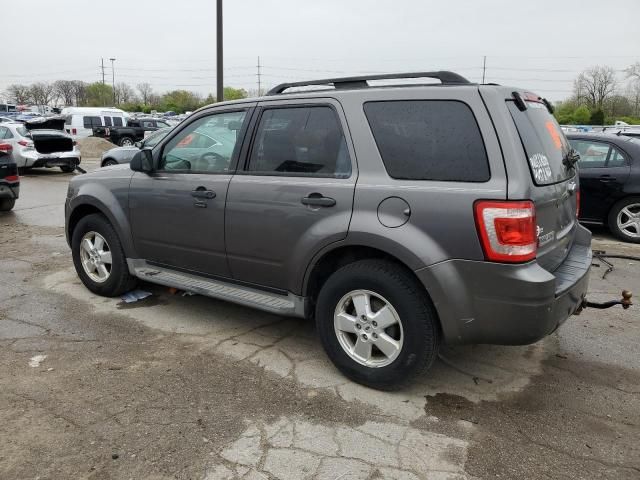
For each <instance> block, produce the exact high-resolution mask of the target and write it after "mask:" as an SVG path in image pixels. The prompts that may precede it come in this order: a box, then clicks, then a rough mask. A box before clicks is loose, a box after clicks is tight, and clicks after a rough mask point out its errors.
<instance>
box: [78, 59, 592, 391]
mask: <svg viewBox="0 0 640 480" xmlns="http://www.w3.org/2000/svg"><path fill="white" fill-rule="evenodd" d="M405 78H406V79H409V78H411V79H412V82H413V83H410V84H408V85H398V84H397V82H398V79H405ZM416 78H424V79H429V80H427V82H429V81H430V82H433V81H434V79H435V80H439V83H437V84H433V83H432V84H428V83H427V84H422V85H420V84H416V83H415V81H416V80H415V79H416ZM388 80H393V81H394V82H395V83H396V84H395V85H389V82H388ZM385 81H386V84H385ZM376 82H377V85H376ZM300 87H303V88H300ZM296 90H297V91H296ZM576 160H577V156H576V155H575V153H574V152H573V151H572V150H571V148H570V146H569V144H568V143H567V140H566V138H565V136H564V134H563V133H562V131H561V130H560V128H559V127H558V124H557V123H556V121H555V120H554V118H553V116H552V115H551V107H550V105H549V104H548V102H547V101H546V100H544V99H542V98H540V97H539V96H537V95H534V94H532V93H530V92H527V91H524V90H522V89H518V88H507V87H503V86H497V85H477V84H472V83H469V82H468V81H467V80H466V79H464V78H463V77H461V76H459V75H457V74H455V73H452V72H427V73H413V74H398V75H377V76H370V77H351V78H343V79H328V80H317V81H311V82H299V83H290V84H283V85H280V86H278V87H276V88H274V89H273V90H271V91H270V92H269V94H268V95H267V96H265V97H263V98H258V99H243V100H239V101H234V102H223V103H219V104H215V105H211V106H208V107H205V108H202V109H200V110H199V111H197V112H195V113H194V114H192V115H191V116H190V117H189V118H188V119H187V120H186V121H185V122H183V123H181V124H180V125H179V126H178V127H176V128H175V129H174V130H172V131H171V132H170V133H169V134H168V135H167V136H166V137H165V138H164V139H163V140H162V141H161V142H159V143H158V144H157V145H156V146H155V147H154V148H153V149H143V150H141V151H140V152H138V153H137V154H136V155H135V157H134V158H133V160H132V161H131V164H130V166H128V165H119V166H115V167H108V168H103V169H100V170H99V171H96V172H93V173H90V174H87V175H82V176H77V177H75V178H73V180H72V181H71V182H70V184H69V191H68V195H67V200H66V208H65V213H66V233H67V240H68V242H69V244H70V246H71V248H72V254H73V262H74V265H75V268H76V270H77V273H78V275H79V276H80V278H81V280H82V282H83V283H84V284H85V285H86V287H87V288H88V289H89V290H91V291H92V292H95V293H98V294H100V295H105V296H115V295H119V294H122V293H123V292H126V291H127V290H128V289H131V288H133V286H134V284H135V283H136V281H137V280H138V279H142V280H146V281H149V282H153V283H157V284H161V285H167V286H171V287H176V288H179V289H184V290H187V291H191V292H196V293H199V294H202V295H208V296H211V297H215V298H219V299H225V300H229V301H232V302H236V303H239V304H242V305H246V306H250V307H254V308H257V309H261V310H264V311H268V312H272V313H276V314H282V315H290V316H297V317H307V318H313V319H314V320H315V322H316V324H317V330H318V332H319V336H320V339H321V341H322V344H323V346H324V348H325V350H326V352H327V354H328V356H329V357H330V359H331V360H332V361H333V363H334V364H335V365H336V366H337V367H338V368H339V369H340V370H341V371H342V372H343V373H344V374H345V375H346V376H348V377H349V378H351V379H353V380H355V381H357V382H360V383H363V384H366V385H369V386H372V387H375V388H381V389H390V388H394V387H397V386H398V385H401V384H402V383H404V382H406V381H407V380H409V379H410V378H411V377H412V376H413V375H415V374H416V373H418V372H420V371H422V370H424V369H425V368H428V367H429V366H430V365H431V364H432V362H433V361H434V359H435V358H436V355H437V352H438V348H439V345H440V344H441V343H447V344H463V343H491V344H505V345H519V344H528V343H532V342H535V341H537V340H539V339H541V338H543V337H544V336H546V335H548V334H550V333H551V332H553V331H554V330H555V329H556V328H558V326H559V325H561V324H562V323H563V322H564V321H565V320H566V319H567V318H568V317H569V316H570V315H572V314H573V313H574V312H576V311H577V310H578V309H579V308H580V307H581V305H582V303H583V300H584V298H585V294H586V291H587V284H588V273H589V268H590V264H591V250H590V241H591V237H590V233H589V232H588V231H587V230H586V229H584V228H583V227H581V226H580V225H579V224H578V222H577V221H576V214H577V210H578V177H577V175H576V171H575V168H574V164H575V162H576Z"/></svg>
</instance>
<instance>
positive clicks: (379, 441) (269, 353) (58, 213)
mask: <svg viewBox="0 0 640 480" xmlns="http://www.w3.org/2000/svg"><path fill="white" fill-rule="evenodd" d="M83 167H84V168H86V169H87V170H89V171H90V170H93V169H95V168H97V160H95V159H94V160H91V159H89V160H85V161H83ZM70 177H71V175H69V174H64V173H61V172H60V171H59V170H58V169H52V170H34V171H32V172H30V173H29V174H27V175H25V176H24V177H23V178H22V184H21V197H20V199H19V201H18V203H17V204H16V208H15V210H14V211H12V212H9V213H7V214H2V215H0V287H1V288H0V370H1V371H2V374H1V375H0V438H1V439H2V441H1V444H2V448H1V449H0V478H7V479H27V478H29V479H32V478H39V479H41V480H44V479H62V478H91V479H109V478H134V479H142V478H144V479H172V478H179V479H208V480H213V479H232V478H247V479H265V478H277V479H280V478H282V479H302V478H314V479H328V480H338V479H341V480H347V479H368V478H370V479H377V478H385V479H386V478H388V479H438V480H444V479H447V480H454V479H456V480H458V479H472V478H483V479H485V478H509V479H511V478H514V479H515V478H517V479H540V478H567V479H616V480H622V479H637V478H639V477H640V322H639V321H638V320H640V313H639V312H638V310H637V307H632V309H630V310H628V311H623V310H622V309H621V308H620V307H616V308H612V309H609V310H591V309H587V310H585V311H584V312H583V313H582V314H581V315H580V316H575V317H572V318H570V319H569V320H568V321H567V323H566V324H565V325H564V326H563V327H562V328H561V329H560V330H559V331H557V332H556V333H555V334H553V335H551V336H550V337H548V338H547V339H545V340H543V341H541V342H539V343H537V344H535V345H531V346H524V347H496V346H484V345H479V346H473V347H456V348H444V349H443V351H442V355H441V357H440V358H439V360H438V361H437V364H436V365H435V367H434V368H433V369H432V370H431V371H430V372H429V373H428V374H425V375H424V376H422V377H420V378H419V379H418V381H416V382H413V384H412V386H411V387H410V388H409V389H407V390H403V391H399V392H394V393H383V392H379V391H374V390H369V389H366V388H365V387H362V386H360V385H357V384H354V383H352V382H349V381H347V380H346V379H345V378H344V377H343V376H341V375H340V374H339V373H338V372H337V371H336V370H335V368H334V367H333V366H332V364H331V363H330V362H329V361H328V360H327V359H326V356H325V354H324V352H323V351H322V349H321V347H320V344H319V340H318V339H317V338H316V334H315V332H314V326H313V325H312V324H311V323H309V322H305V321H301V320H296V319H288V318H282V317H278V316H275V315H269V314H266V313H261V312H258V311H254V310H250V309H247V308H243V307H240V306H236V305H231V304H227V303H224V302H220V301H216V300H213V299H210V298H205V297H201V296H182V295H181V294H179V293H178V294H175V293H172V292H170V291H169V290H168V289H166V288H163V287H160V286H153V285H150V284H143V285H142V288H143V289H144V290H148V291H150V292H152V293H153V295H152V296H151V297H149V298H147V299H145V300H143V301H139V302H136V303H132V304H125V303H124V302H122V301H121V300H120V299H117V298H115V299H107V298H102V297H98V296H94V295H93V294H91V293H90V292H89V291H88V290H87V289H85V288H84V287H83V286H82V285H81V283H80V280H79V279H78V278H77V276H76V274H75V271H74V269H73V265H72V262H71V254H70V251H69V248H68V246H67V244H66V240H65V237H64V228H63V227H64V214H63V203H64V198H65V192H66V188H67V183H68V180H69V178H70ZM594 235H595V239H594V244H593V247H594V249H602V250H606V251H607V253H619V254H628V255H638V254H640V247H639V246H630V245H628V244H623V243H620V242H617V241H615V240H613V239H612V237H610V236H609V235H608V234H607V233H606V232H605V231H604V230H602V229H598V230H596V231H595V232H594ZM612 262H613V263H614V264H615V267H616V268H615V270H614V271H613V272H611V273H610V274H609V275H608V276H607V277H606V279H603V278H602V274H603V273H604V270H605V269H604V268H603V267H602V266H601V267H599V268H593V270H592V273H591V286H590V292H591V293H590V299H591V300H594V301H605V300H610V299H613V298H619V296H620V292H621V290H622V289H623V288H627V289H629V290H632V291H634V292H638V293H640V275H638V272H639V268H640V265H639V264H638V263H637V262H633V261H629V260H613V261H612ZM514 321H517V319H514Z"/></svg>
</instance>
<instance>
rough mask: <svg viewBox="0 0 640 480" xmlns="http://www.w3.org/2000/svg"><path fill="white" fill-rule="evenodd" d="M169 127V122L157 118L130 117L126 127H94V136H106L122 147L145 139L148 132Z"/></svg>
mask: <svg viewBox="0 0 640 480" xmlns="http://www.w3.org/2000/svg"><path fill="white" fill-rule="evenodd" d="M167 127H170V125H169V124H168V123H167V122H165V121H164V120H157V119H155V118H140V119H129V120H127V126H126V127H93V136H94V137H103V138H106V139H108V140H109V141H110V142H111V143H115V144H116V145H120V146H121V147H132V146H133V145H134V144H135V143H136V142H140V141H142V140H144V138H145V135H146V134H147V132H155V131H156V130H158V129H160V128H167Z"/></svg>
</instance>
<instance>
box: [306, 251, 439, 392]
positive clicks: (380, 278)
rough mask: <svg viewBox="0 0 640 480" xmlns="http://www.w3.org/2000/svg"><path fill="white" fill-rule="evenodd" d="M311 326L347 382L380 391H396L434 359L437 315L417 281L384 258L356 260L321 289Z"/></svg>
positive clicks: (330, 278)
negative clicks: (314, 321) (353, 382)
mask: <svg viewBox="0 0 640 480" xmlns="http://www.w3.org/2000/svg"><path fill="white" fill-rule="evenodd" d="M316 325H317V329H318V332H319V335H320V339H321V341H322V345H323V347H324V349H325V351H326V352H327V355H328V356H329V358H330V359H331V361H332V362H333V363H334V365H335V366H336V367H337V368H338V369H339V370H340V371H341V372H342V373H343V374H344V375H345V376H347V377H348V378H350V379H351V380H354V381H356V382H358V383H361V384H363V385H366V386H368V387H372V388H377V389H381V390H394V389H397V388H401V387H402V386H403V385H405V384H406V383H408V382H409V381H410V380H411V379H412V378H413V377H415V376H416V375H417V374H419V373H420V372H422V371H424V370H426V369H428V368H429V367H430V366H431V365H432V364H433V362H434V360H435V359H436V357H437V354H438V349H439V346H440V328H439V324H438V318H437V314H436V312H435V309H434V307H433V305H432V303H431V300H430V299H429V296H428V295H427V293H426V291H425V290H424V288H423V287H422V285H420V283H419V282H418V281H417V280H416V279H415V278H414V277H413V276H412V275H411V273H410V272H407V271H406V270H405V269H404V268H403V267H401V266H400V265H397V264H395V263H393V262H390V261H386V260H377V259H370V260H361V261H358V262H354V263H351V264H348V265H346V266H344V267H342V268H341V269H339V270H337V271H336V272H335V273H334V274H333V275H331V277H329V279H328V280H327V281H326V283H325V284H324V285H323V287H322V289H321V290H320V294H319V296H318V300H317V305H316Z"/></svg>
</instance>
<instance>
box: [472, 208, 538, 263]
mask: <svg viewBox="0 0 640 480" xmlns="http://www.w3.org/2000/svg"><path fill="white" fill-rule="evenodd" d="M475 217H476V228H477V229H478V235H479V237H480V243H481V244H482V249H483V250H484V254H485V257H486V259H487V260H489V261H492V262H506V263H520V262H528V261H529V260H533V259H534V258H535V257H536V249H537V246H538V239H537V232H536V211H535V206H534V205H533V202H532V201H530V200H524V201H499V200H480V201H478V202H476V203H475Z"/></svg>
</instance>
